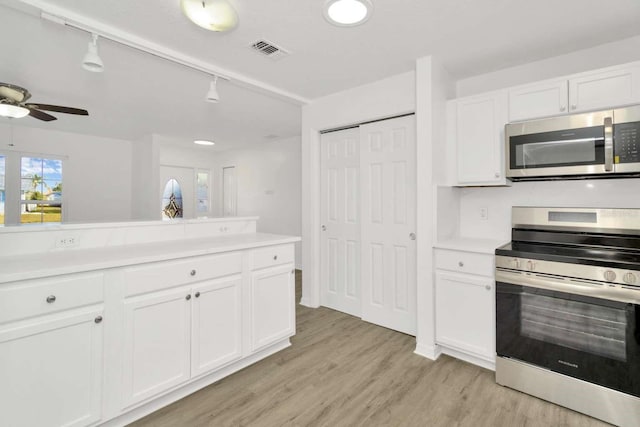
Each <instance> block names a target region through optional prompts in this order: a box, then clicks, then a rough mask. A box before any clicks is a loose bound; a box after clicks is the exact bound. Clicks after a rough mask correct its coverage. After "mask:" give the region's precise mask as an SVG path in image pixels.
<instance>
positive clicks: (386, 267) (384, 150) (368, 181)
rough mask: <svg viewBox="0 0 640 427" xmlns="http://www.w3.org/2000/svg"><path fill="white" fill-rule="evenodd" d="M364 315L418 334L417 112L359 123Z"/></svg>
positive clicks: (408, 332) (368, 318)
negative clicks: (416, 231) (416, 233)
mask: <svg viewBox="0 0 640 427" xmlns="http://www.w3.org/2000/svg"><path fill="white" fill-rule="evenodd" d="M360 171H361V174H360V177H361V189H362V197H361V203H362V215H361V222H362V228H361V242H362V270H361V283H362V318H363V320H366V321H368V322H371V323H375V324H377V325H381V326H384V327H387V328H390V329H394V330H397V331H400V332H404V333H406V334H410V335H415V334H416V242H415V239H416V235H415V227H416V138H415V116H413V115H411V116H405V117H399V118H395V119H389V120H382V121H379V122H374V123H369V124H365V125H362V126H360Z"/></svg>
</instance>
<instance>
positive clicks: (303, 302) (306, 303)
mask: <svg viewBox="0 0 640 427" xmlns="http://www.w3.org/2000/svg"><path fill="white" fill-rule="evenodd" d="M300 305H304V306H305V307H309V308H318V307H320V305H319V304H311V303H310V302H309V299H308V298H305V297H302V298H300Z"/></svg>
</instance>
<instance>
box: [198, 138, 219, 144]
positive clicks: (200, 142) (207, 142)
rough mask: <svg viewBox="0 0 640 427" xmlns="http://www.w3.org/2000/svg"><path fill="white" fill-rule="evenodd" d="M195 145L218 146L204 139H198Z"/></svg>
mask: <svg viewBox="0 0 640 427" xmlns="http://www.w3.org/2000/svg"><path fill="white" fill-rule="evenodd" d="M193 143H194V144H198V145H216V143H215V142H213V141H206V140H204V139H197V140H195V141H193Z"/></svg>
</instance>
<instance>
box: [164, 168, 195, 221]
mask: <svg viewBox="0 0 640 427" xmlns="http://www.w3.org/2000/svg"><path fill="white" fill-rule="evenodd" d="M171 178H173V179H175V180H176V181H178V184H179V185H180V190H181V192H182V209H183V212H182V217H183V218H195V182H194V181H195V171H194V170H193V169H192V168H183V167H179V166H165V165H161V166H160V190H164V188H165V186H166V184H167V182H168V181H169V180H170V179H171ZM161 197H162V195H161ZM158 208H159V209H161V208H160V207H158Z"/></svg>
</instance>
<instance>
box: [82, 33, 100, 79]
mask: <svg viewBox="0 0 640 427" xmlns="http://www.w3.org/2000/svg"><path fill="white" fill-rule="evenodd" d="M82 68H84V69H85V70H87V71H92V72H94V73H101V72H102V71H104V64H103V63H102V59H100V56H99V55H98V35H97V34H94V33H92V34H91V41H90V42H89V49H88V50H87V53H86V54H85V55H84V58H83V59H82Z"/></svg>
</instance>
